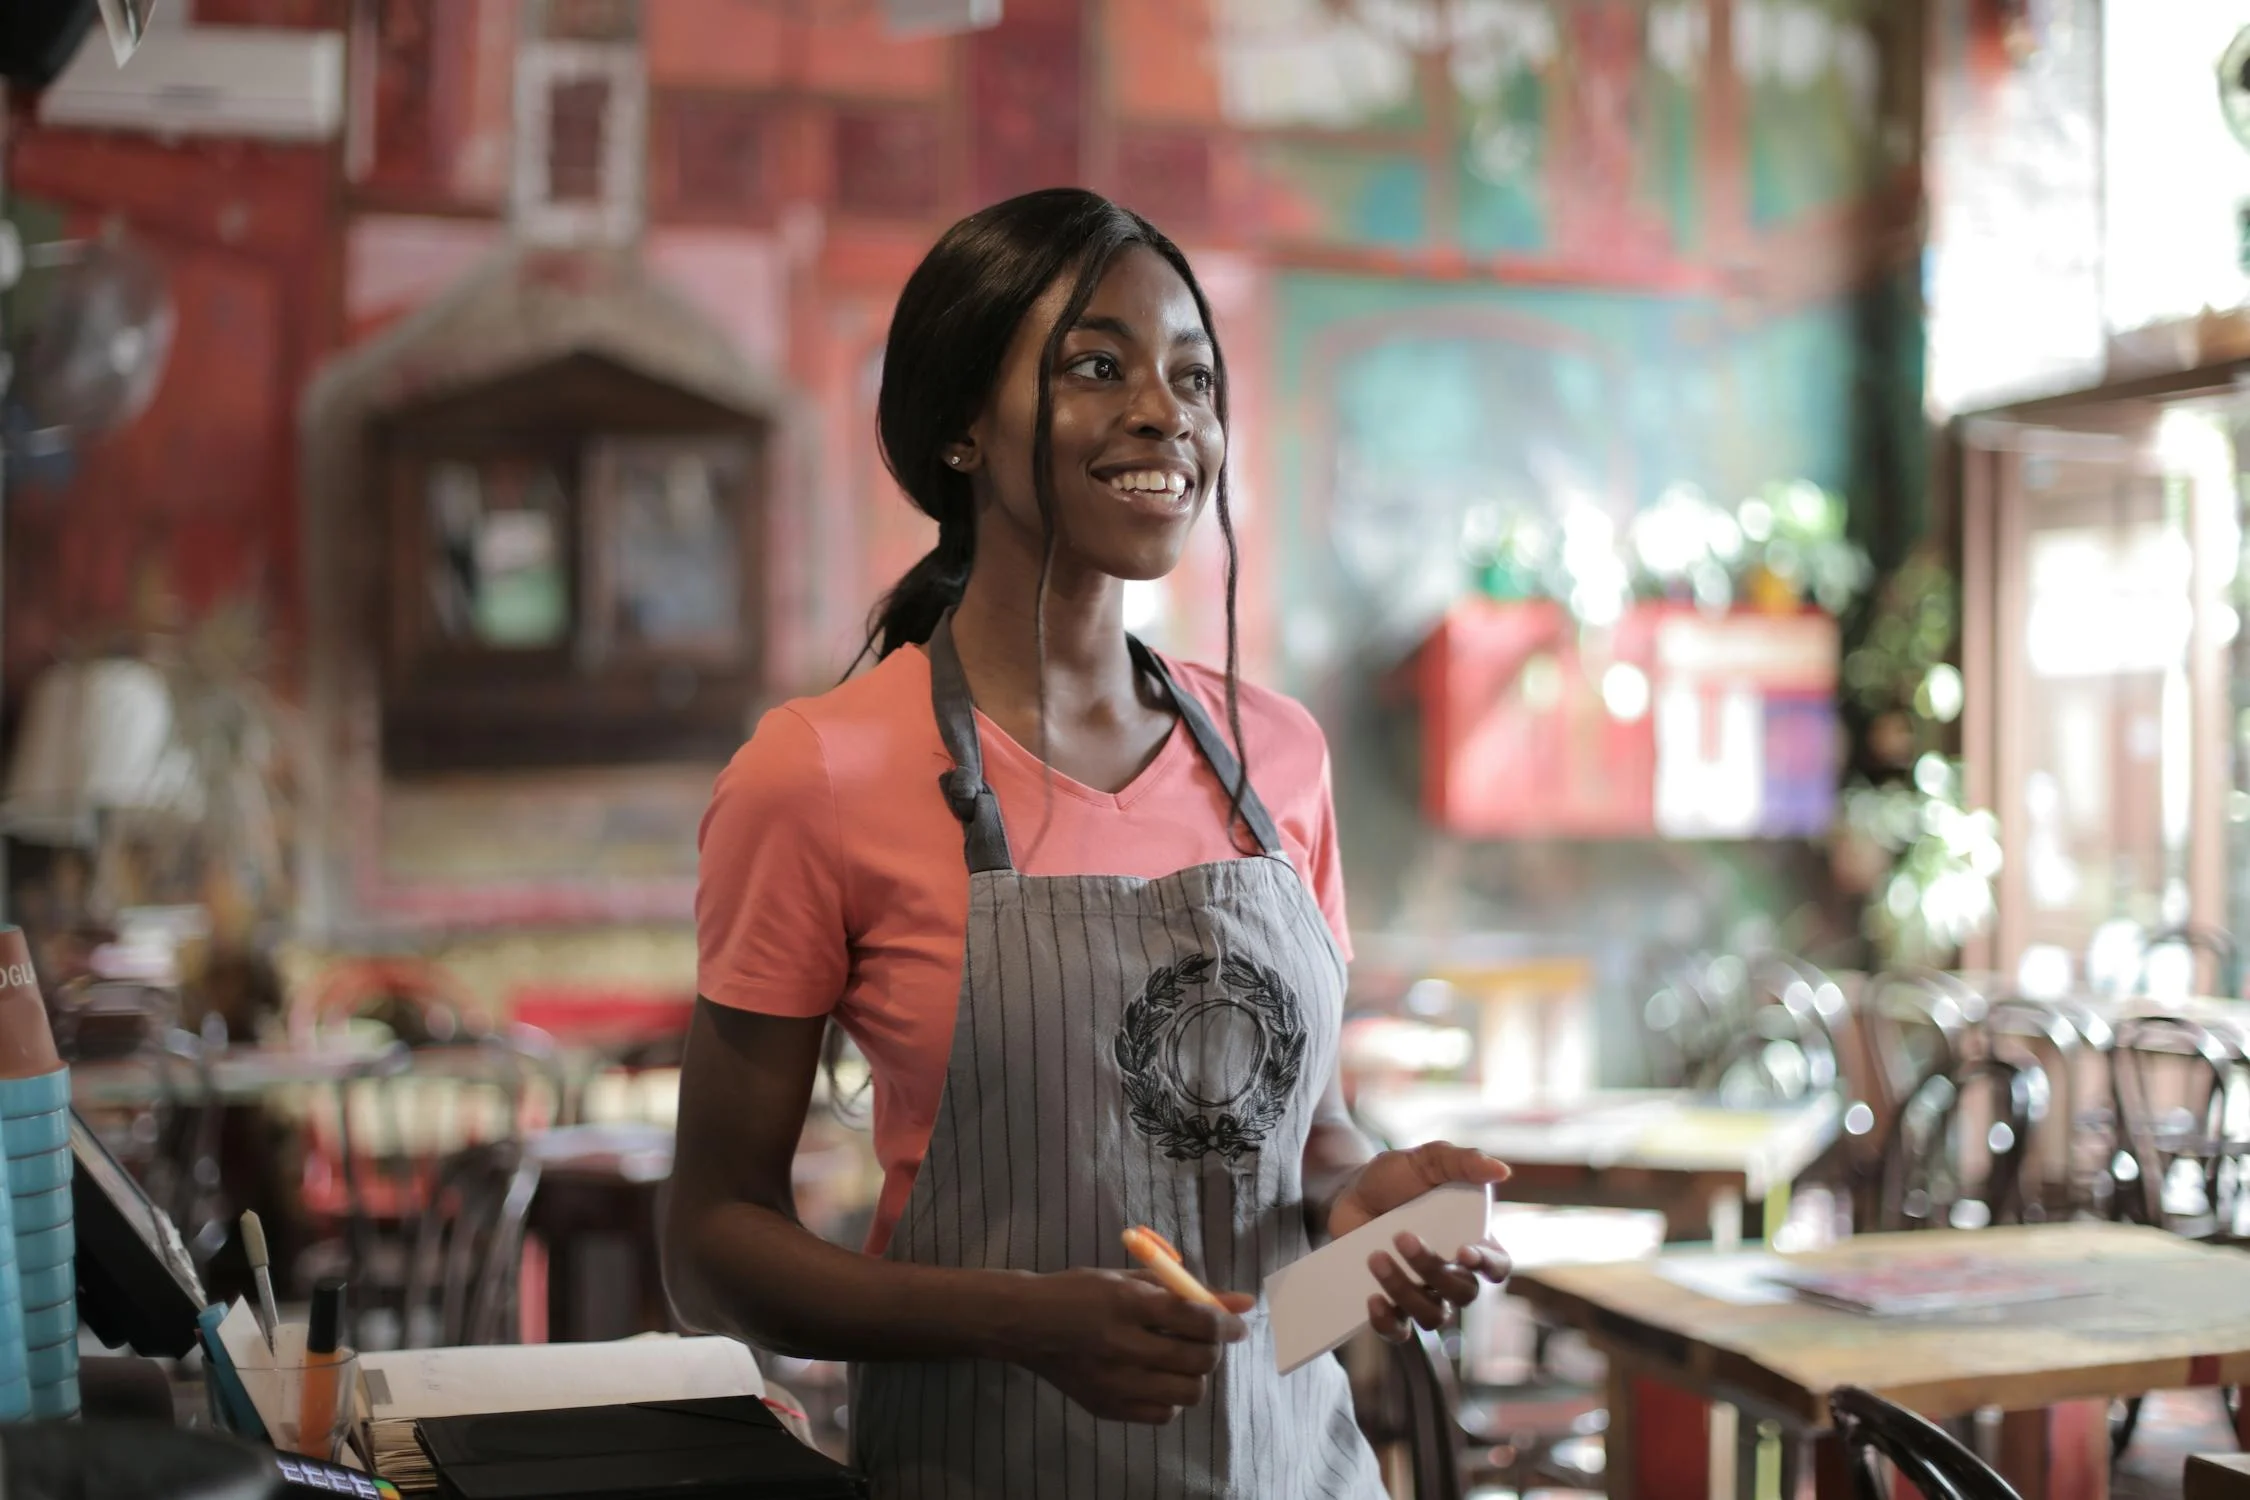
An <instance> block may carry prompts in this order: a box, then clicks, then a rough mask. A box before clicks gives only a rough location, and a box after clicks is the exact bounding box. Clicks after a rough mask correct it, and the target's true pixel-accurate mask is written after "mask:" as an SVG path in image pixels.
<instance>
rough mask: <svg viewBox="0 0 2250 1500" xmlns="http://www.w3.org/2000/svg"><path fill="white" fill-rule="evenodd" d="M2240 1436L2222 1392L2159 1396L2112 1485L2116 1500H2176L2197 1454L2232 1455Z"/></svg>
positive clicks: (2144, 1414)
mask: <svg viewBox="0 0 2250 1500" xmlns="http://www.w3.org/2000/svg"><path fill="white" fill-rule="evenodd" d="M2234 1449H2235V1441H2234V1433H2233V1432H2232V1431H2231V1430H2230V1429H2229V1428H2228V1426H2227V1419H2226V1412H2225V1411H2224V1409H2223V1408H2221V1406H2220V1405H2219V1393H2218V1392H2217V1391H2208V1390H2205V1391H2158V1392H2157V1393H2156V1394H2154V1395H2152V1396H2150V1397H2149V1398H2148V1399H2147V1400H2146V1401H2145V1402H2143V1403H2142V1405H2141V1425H2140V1427H2139V1429H2138V1430H2137V1431H2136V1432H2135V1433H2134V1434H2133V1446H2132V1447H2130V1448H2128V1449H2126V1450H2125V1456H2124V1458H2122V1459H2120V1460H2119V1461H2118V1465H2117V1469H2116V1472H2115V1474H2114V1476H2113V1477H2112V1478H2111V1480H2110V1490H2109V1493H2110V1497H2111V1500H2176V1497H2177V1496H2178V1495H2179V1493H2180V1474H2181V1471H2182V1470H2184V1469H2185V1468H2186V1467H2187V1459H2188V1455H2189V1454H2191V1453H2231V1452H2233V1451H2234Z"/></svg>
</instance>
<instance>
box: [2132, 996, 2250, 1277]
mask: <svg viewBox="0 0 2250 1500" xmlns="http://www.w3.org/2000/svg"><path fill="white" fill-rule="evenodd" d="M2110 1083H2111V1090H2112V1097H2113V1099H2114V1101H2115V1110H2116V1118H2117V1137H2118V1147H2119V1149H2118V1154H2117V1164H2116V1167H2115V1169H2114V1170H2115V1176H2116V1177H2117V1179H2118V1180H2117V1183H2116V1191H2115V1195H2114V1198H2113V1216H2114V1217H2117V1218H2122V1219H2131V1220H2133V1221H2135V1222H2138V1223H2143V1224H2154V1225H2159V1226H2162V1227H2164V1228H2168V1229H2172V1230H2174V1231H2176V1232H2178V1233H2181V1234H2187V1235H2192V1236H2195V1237H2198V1238H2202V1237H2209V1236H2211V1235H2214V1234H2228V1233H2231V1232H2233V1231H2234V1230H2235V1228H2236V1225H2235V1218H2236V1215H2237V1212H2238V1211H2239V1209H2240V1208H2241V1206H2242V1205H2241V1204H2240V1203H2239V1202H2238V1201H2237V1200H2238V1198H2239V1196H2240V1195H2241V1193H2242V1192H2243V1191H2244V1190H2245V1188H2250V1184H2245V1183H2244V1182H2243V1181H2242V1180H2241V1178H2242V1169H2243V1167H2244V1166H2245V1165H2246V1164H2250V1123H2246V1121H2245V1119H2244V1115H2245V1111H2246V1110H2250V1060H2246V1058H2245V1056H2244V1052H2243V1047H2242V1043H2241V1042H2240V1041H2239V1040H2238V1039H2237V1038H2236V1037H2234V1036H2233V1035H2230V1034H2228V1033H2224V1032H2221V1031H2219V1030H2217V1029H2216V1028H2214V1027H2211V1026H2207V1025H2205V1024H2204V1023H2203V1022H2202V1021H2200V1020H2197V1019H2195V1018H2193V1017H2190V1016H2177V1015H2140V1016H2134V1017H2131V1018H2129V1019H2127V1020H2124V1021H2121V1022H2119V1023H2118V1027H2117V1040H2116V1043H2115V1045H2114V1047H2113V1048H2112V1049H2111V1053H2110ZM2167 1189H2170V1192H2169V1195H2168V1193H2167Z"/></svg>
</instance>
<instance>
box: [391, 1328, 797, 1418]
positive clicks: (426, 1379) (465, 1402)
mask: <svg viewBox="0 0 2250 1500" xmlns="http://www.w3.org/2000/svg"><path fill="white" fill-rule="evenodd" d="M360 1369H361V1373H362V1375H363V1376H364V1380H363V1384H364V1385H365V1387H366V1393H367V1412H368V1416H369V1417H371V1418H372V1419H373V1420H375V1421H378V1422H389V1421H400V1420H405V1419H409V1418H411V1419H414V1420H417V1421H419V1420H423V1419H427V1418H432V1417H461V1416H485V1415H488V1414H490V1413H493V1412H519V1411H551V1410H555V1409H557V1408H563V1407H573V1406H622V1405H627V1404H630V1403H633V1402H643V1401H686V1400H692V1399H698V1398H702V1397H711V1396H763V1395H764V1394H765V1393H766V1383H765V1381H764V1379H763V1378H762V1377H761V1376H760V1375H759V1374H758V1364H757V1361H756V1360H755V1359H753V1358H752V1357H751V1354H750V1351H749V1349H748V1348H747V1347H745V1346H744V1345H742V1344H738V1343H736V1342H735V1341H734V1340H733V1339H727V1338H691V1339H682V1338H672V1337H670V1336H665V1335H660V1336H657V1337H652V1338H636V1339H622V1340H619V1341H618V1342H615V1343H607V1344H603V1343H589V1344H483V1345H477V1346H474V1347H470V1348H461V1349H401V1350H395V1351H391V1352H388V1353H382V1354H363V1355H361V1356H360Z"/></svg>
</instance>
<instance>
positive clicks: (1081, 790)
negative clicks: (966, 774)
mask: <svg viewBox="0 0 2250 1500" xmlns="http://www.w3.org/2000/svg"><path fill="white" fill-rule="evenodd" d="M976 715H977V738H978V739H979V740H980V741H982V742H983V745H984V758H985V763H986V765H987V767H988V774H987V775H986V778H985V779H986V780H987V781H990V780H992V779H993V778H992V777H991V775H990V774H989V770H990V769H996V768H998V767H1000V766H1005V767H1006V768H1007V774H1008V775H1009V776H1011V777H1016V778H1022V779H1027V780H1029V781H1030V782H1032V783H1033V784H1034V785H1036V784H1038V783H1039V782H1040V781H1041V780H1042V779H1045V780H1048V781H1051V782H1052V783H1053V784H1054V788H1055V791H1056V792H1057V793H1059V794H1060V795H1062V796H1066V797H1072V798H1075V799H1076V800H1078V801H1080V802H1084V803H1088V804H1090V805H1092V806H1094V807H1099V808H1106V809H1108V810H1109V811H1111V812H1123V811H1125V810H1126V809H1127V808H1129V807H1131V806H1132V805H1133V804H1134V803H1136V802H1138V801H1140V800H1141V799H1142V798H1143V797H1146V796H1147V795H1148V794H1149V792H1150V791H1151V790H1152V789H1154V788H1155V787H1157V786H1159V785H1161V784H1162V783H1163V781H1164V780H1165V779H1166V778H1167V777H1169V776H1170V775H1171V774H1172V771H1173V768H1174V766H1175V765H1177V763H1178V762H1179V761H1180V759H1181V757H1182V756H1185V757H1187V758H1188V759H1190V760H1192V759H1194V757H1195V746H1194V744H1193V743H1192V742H1191V741H1190V739H1189V737H1188V734H1187V724H1186V721H1185V720H1183V719H1182V718H1181V717H1180V715H1178V714H1174V715H1173V716H1172V727H1171V729H1170V730H1168V731H1167V732H1166V733H1165V736H1164V743H1163V744H1161V745H1159V746H1157V748H1156V754H1155V755H1153V756H1151V757H1149V762H1148V764H1147V765H1145V766H1143V767H1141V769H1140V773H1139V774H1138V775H1136V776H1135V777H1134V778H1133V779H1132V780H1131V781H1129V782H1127V783H1125V785H1124V787H1123V788H1122V789H1121V790H1118V791H1115V792H1105V791H1102V790H1101V789H1100V788H1098V787H1090V786H1088V785H1086V783H1084V782H1083V781H1077V780H1074V779H1072V778H1071V777H1068V776H1065V775H1064V774H1063V773H1062V772H1060V771H1058V770H1056V769H1055V768H1054V767H1052V766H1050V765H1048V764H1047V763H1046V762H1045V761H1043V760H1041V759H1040V758H1039V757H1038V756H1037V755H1035V754H1034V753H1032V752H1031V751H1030V750H1028V749H1026V748H1025V747H1024V746H1022V745H1019V744H1017V743H1016V739H1015V736H1014V735H1011V734H1010V733H1008V731H1007V730H1005V729H1002V728H1001V727H1000V726H999V725H998V724H996V723H994V722H993V721H992V720H991V719H990V718H989V717H987V716H986V714H985V712H984V710H983V709H981V708H980V709H978V710H977V711H976Z"/></svg>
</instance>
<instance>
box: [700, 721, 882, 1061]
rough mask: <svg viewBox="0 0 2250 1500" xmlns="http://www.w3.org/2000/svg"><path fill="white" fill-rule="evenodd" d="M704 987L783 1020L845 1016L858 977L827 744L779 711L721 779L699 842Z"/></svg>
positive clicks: (716, 996)
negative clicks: (846, 997) (843, 1005)
mask: <svg viewBox="0 0 2250 1500" xmlns="http://www.w3.org/2000/svg"><path fill="white" fill-rule="evenodd" d="M698 849H699V862H698V871H697V876H696V887H695V941H696V987H697V989H698V990H699V991H700V992H701V994H702V995H703V996H704V997H705V998H706V999H709V1000H712V1001H715V1002H716V1003H718V1004H720V1005H726V1006H732V1007H734V1008H735V1009H737V1010H750V1011H759V1012H762V1013H764V1014H767V1015H776V1016H821V1015H826V1014H828V1013H829V1012H830V1011H832V1010H834V1009H835V1008H836V1004H837V1002H838V1000H840V999H841V998H842V996H843V992H844V984H845V980H846V978H847V977H848V974H849V969H850V946H849V942H850V940H849V936H848V930H847V925H846V919H845V913H844V883H845V882H844V869H843V856H842V843H841V840H840V838H839V836H838V832H837V817H836V795H835V791H834V789H833V788H832V787H831V786H830V784H829V779H828V767H827V762H826V759H825V757H824V756H823V754H822V750H821V744H820V736H819V735H818V734H817V733H815V732H814V730H813V727H812V725H811V724H809V723H807V722H806V721H805V719H804V718H803V716H801V715H799V714H798V713H796V712H794V711H793V710H790V709H786V708H783V709H777V710H775V711H774V712H772V713H770V714H767V715H766V716H765V718H764V719H763V720H762V721H761V722H760V723H759V725H758V730H757V733H755V734H754V735H752V736H751V737H750V742H749V743H748V744H746V745H744V746H743V747H742V748H741V749H740V750H739V751H737V752H736V753H735V757H734V759H733V761H732V762H730V763H729V764H728V766H727V768H726V769H725V770H724V771H722V772H720V773H719V780H718V785H717V787H716V788H715V789H714V790H713V792H712V795H711V806H710V808H709V810H707V811H706V812H705V813H704V815H703V828H702V833H701V836H700V838H699V840H698Z"/></svg>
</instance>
